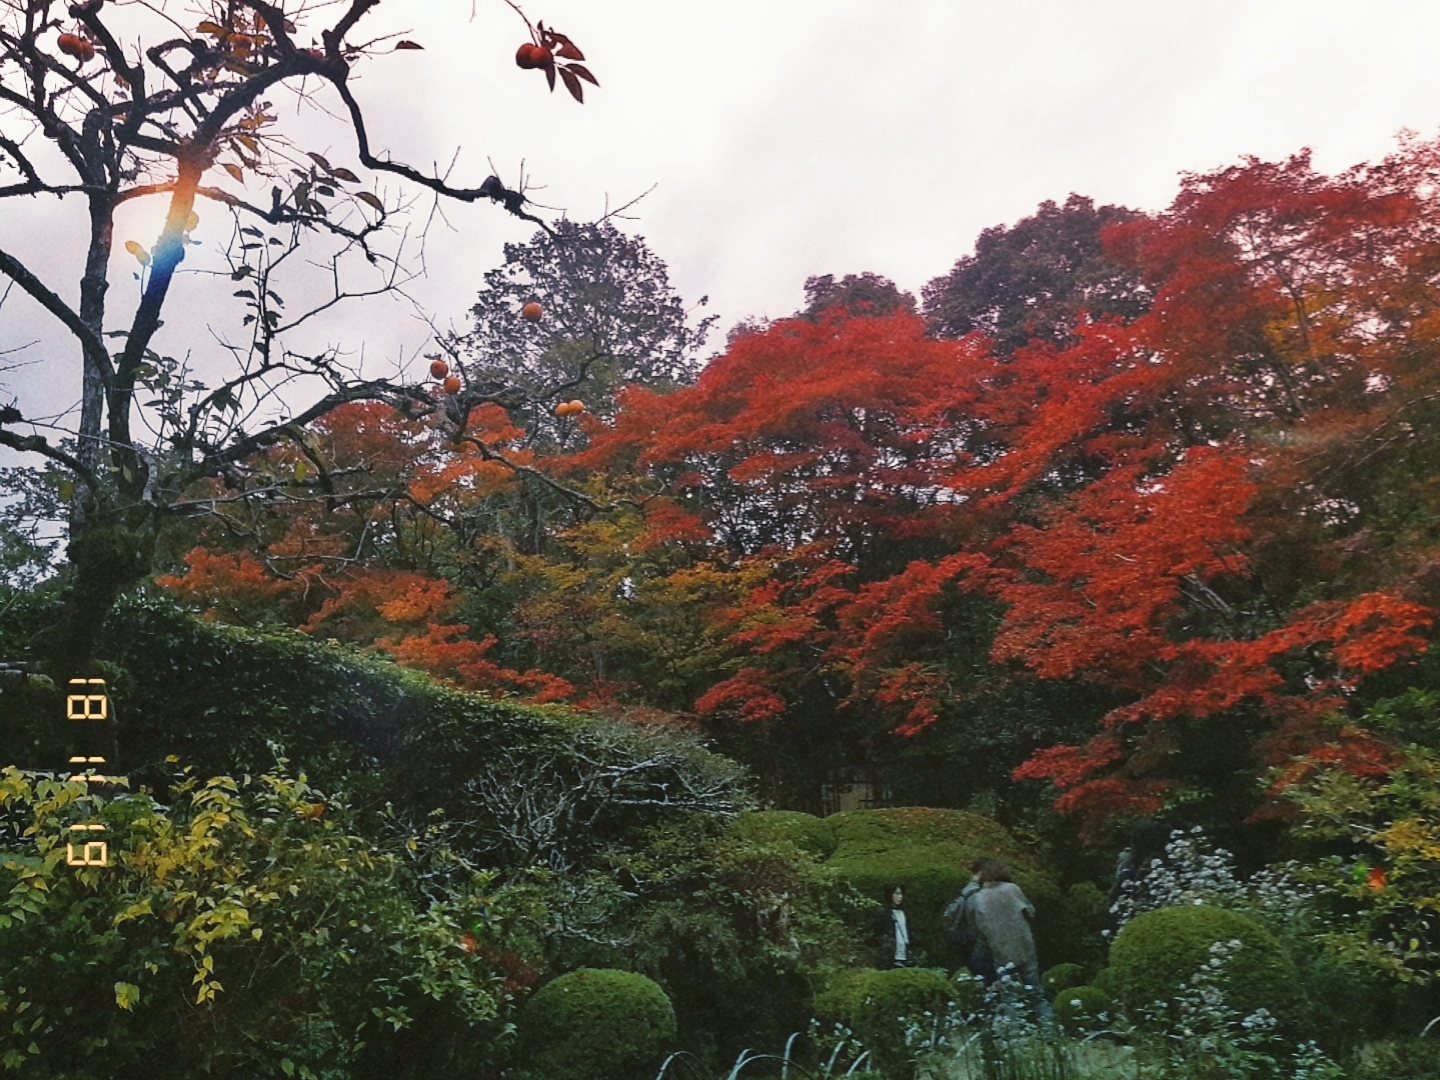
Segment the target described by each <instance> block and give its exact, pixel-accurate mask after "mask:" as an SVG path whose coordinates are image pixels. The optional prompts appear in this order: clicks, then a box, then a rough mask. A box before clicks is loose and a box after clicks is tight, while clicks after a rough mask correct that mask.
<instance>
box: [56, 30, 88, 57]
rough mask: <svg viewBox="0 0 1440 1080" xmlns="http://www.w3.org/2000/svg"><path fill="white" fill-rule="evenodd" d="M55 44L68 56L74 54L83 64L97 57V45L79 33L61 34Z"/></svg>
mask: <svg viewBox="0 0 1440 1080" xmlns="http://www.w3.org/2000/svg"><path fill="white" fill-rule="evenodd" d="M55 44H56V45H57V46H59V48H60V51H61V52H63V53H64V54H65V55H66V56H73V57H75V59H76V60H79V61H80V62H81V63H82V64H83V63H84V62H85V61H86V60H92V59H94V57H95V46H94V45H92V44H90V42H89V41H88V40H87V39H85V38H83V37H81V36H80V35H79V34H61V35H60V38H59V40H58V41H56V43H55Z"/></svg>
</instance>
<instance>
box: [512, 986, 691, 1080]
mask: <svg viewBox="0 0 1440 1080" xmlns="http://www.w3.org/2000/svg"><path fill="white" fill-rule="evenodd" d="M519 1032H520V1054H521V1061H522V1063H523V1066H524V1068H525V1070H526V1072H527V1073H528V1074H529V1075H531V1076H534V1077H536V1078H537V1080H541V1078H543V1080H624V1078H626V1077H631V1076H641V1075H643V1074H645V1073H647V1072H648V1071H649V1070H651V1069H652V1068H653V1066H654V1064H655V1061H656V1059H657V1058H658V1057H659V1056H660V1055H661V1054H662V1053H663V1052H664V1051H665V1049H666V1047H667V1046H668V1045H669V1043H670V1041H671V1040H672V1039H674V1038H675V1010H674V1009H672V1008H671V1007H670V999H669V998H667V997H666V996H665V991H663V990H661V989H660V987H659V986H658V985H657V984H656V983H655V982H654V981H653V980H652V979H648V978H646V977H645V976H644V975H638V974H636V973H635V972H633V971H616V970H613V969H608V968H581V969H580V970H579V971H572V972H570V973H569V974H567V975H561V976H560V977H559V978H558V979H555V980H553V981H551V982H548V983H546V984H545V985H544V986H542V987H541V988H540V989H539V990H538V991H537V992H536V993H535V996H534V997H532V998H531V999H530V1001H529V1002H528V1003H527V1004H526V1006H525V1009H524V1011H523V1012H522V1013H521V1014H520V1024H519Z"/></svg>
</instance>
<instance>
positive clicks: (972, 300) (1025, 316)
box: [921, 195, 1149, 353]
mask: <svg viewBox="0 0 1440 1080" xmlns="http://www.w3.org/2000/svg"><path fill="white" fill-rule="evenodd" d="M1137 216H1138V215H1137V214H1136V212H1135V211H1133V210H1127V209H1125V208H1124V207H1123V206H1102V207H1099V208H1098V209H1097V208H1096V206H1095V204H1094V202H1092V201H1091V200H1090V199H1088V198H1086V197H1084V196H1083V195H1071V196H1070V197H1069V198H1068V199H1066V200H1065V205H1064V206H1057V205H1056V204H1055V203H1053V202H1051V201H1049V200H1047V201H1045V202H1043V203H1041V204H1040V209H1039V210H1038V211H1036V213H1035V214H1034V215H1033V216H1031V217H1027V218H1023V219H1022V220H1020V221H1018V222H1016V223H1015V224H1014V225H1012V226H1010V227H1009V228H1007V227H1005V226H1003V225H996V226H993V227H992V228H989V229H986V230H985V231H984V232H982V233H981V234H980V236H979V238H978V239H977V240H976V241H975V254H974V255H969V256H966V257H965V258H963V259H960V260H959V261H958V262H956V263H955V266H954V267H953V268H952V269H951V271H950V272H949V273H948V274H946V275H944V276H942V277H938V278H935V279H934V280H933V281H931V282H929V283H928V284H927V285H926V286H925V287H924V289H923V290H922V291H921V294H922V296H923V297H924V301H925V317H926V318H927V319H928V320H929V321H930V325H931V328H932V330H933V332H934V333H936V334H938V335H940V336H941V337H963V336H964V335H966V334H968V333H970V332H971V331H974V330H979V331H981V332H983V333H984V334H985V335H986V336H987V337H988V338H989V339H990V340H991V342H992V348H994V350H995V351H996V352H999V353H1010V352H1013V351H1014V350H1016V349H1018V348H1020V346H1022V345H1024V344H1025V343H1026V342H1028V341H1030V340H1032V339H1035V338H1038V339H1040V340H1042V341H1050V342H1055V343H1057V344H1058V343H1061V342H1064V341H1067V340H1070V338H1071V335H1072V334H1073V333H1074V329H1075V319H1076V317H1077V316H1078V315H1079V313H1080V312H1081V311H1087V312H1089V314H1090V315H1091V316H1092V317H1093V318H1102V317H1106V316H1116V317H1119V318H1121V319H1125V320H1129V319H1134V318H1136V317H1138V316H1140V315H1142V314H1144V312H1145V310H1146V308H1147V307H1148V306H1149V293H1148V291H1147V290H1146V288H1145V286H1144V285H1143V283H1142V282H1141V279H1140V277H1139V275H1138V274H1137V273H1136V272H1135V270H1134V269H1133V268H1130V267H1127V266H1125V265H1124V264H1122V263H1120V262H1118V261H1116V260H1115V259H1113V258H1111V257H1110V256H1108V255H1107V254H1106V253H1105V250H1104V245H1103V244H1102V242H1101V233H1102V232H1103V231H1104V230H1105V228H1106V227H1107V226H1110V225H1114V224H1117V223H1120V222H1125V221H1131V220H1133V219H1134V218H1136V217H1137Z"/></svg>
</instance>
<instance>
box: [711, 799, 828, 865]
mask: <svg viewBox="0 0 1440 1080" xmlns="http://www.w3.org/2000/svg"><path fill="white" fill-rule="evenodd" d="M732 828H733V829H734V831H735V834H736V835H737V836H743V837H745V838H746V839H747V840H758V841H760V842H762V843H771V842H780V843H790V844H794V845H795V846H796V847H798V848H800V849H801V850H803V851H808V852H809V853H810V854H811V855H814V856H815V857H816V858H817V859H821V860H824V859H828V858H829V857H830V856H831V855H833V854H835V849H836V848H837V847H839V845H840V839H839V837H837V836H836V835H835V826H834V825H833V824H832V823H831V821H830V819H828V818H818V817H815V816H814V815H812V814H802V813H799V812H798V811H795V810H752V811H750V812H749V813H746V814H741V815H740V816H739V817H738V818H736V819H735V824H734V825H733V826H732Z"/></svg>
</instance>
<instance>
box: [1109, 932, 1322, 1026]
mask: <svg viewBox="0 0 1440 1080" xmlns="http://www.w3.org/2000/svg"><path fill="white" fill-rule="evenodd" d="M1229 941H1239V942H1240V943H1241V948H1240V950H1239V951H1238V952H1236V953H1235V954H1234V955H1233V956H1232V957H1230V958H1229V959H1228V960H1226V961H1225V964H1224V967H1223V969H1222V971H1223V974H1222V977H1221V981H1220V985H1221V986H1222V987H1223V988H1224V991H1225V1000H1226V1003H1227V1004H1228V1005H1229V1006H1230V1007H1231V1008H1233V1009H1236V1010H1238V1011H1239V1012H1240V1013H1242V1014H1248V1013H1251V1012H1254V1011H1255V1010H1256V1009H1262V1008H1263V1009H1267V1010H1269V1011H1270V1012H1271V1013H1272V1014H1274V1015H1275V1016H1276V1017H1277V1018H1279V1019H1280V1020H1281V1021H1282V1022H1287V1021H1293V1020H1294V1019H1295V1017H1296V1015H1297V1013H1298V1010H1299V1009H1300V1008H1301V1006H1302V1005H1303V1002H1304V995H1303V993H1302V991H1301V988H1300V981H1299V976H1298V973H1297V972H1296V970H1295V965H1294V964H1292V963H1291V961H1290V958H1289V957H1288V956H1286V955H1285V951H1284V950H1283V949H1282V948H1281V946H1280V943H1279V942H1278V941H1277V940H1276V939H1275V936H1274V935H1273V934H1271V933H1270V931H1269V930H1266V929H1265V928H1264V927H1263V926H1261V925H1260V924H1259V923H1257V922H1255V921H1254V920H1253V919H1248V918H1246V917H1245V916H1244V915H1241V914H1239V913H1238V912H1234V911H1226V910H1225V909H1224V908H1218V907H1211V906H1209V905H1186V906H1179V907H1167V908H1159V909H1157V910H1155V911H1147V912H1146V913H1145V914H1143V915H1139V916H1136V917H1135V918H1134V919H1131V920H1130V921H1129V922H1128V923H1126V924H1125V925H1124V926H1123V927H1121V929H1120V932H1119V933H1118V934H1116V935H1115V941H1114V943H1113V944H1112V945H1111V946H1110V967H1109V969H1108V974H1107V976H1106V979H1105V983H1106V986H1107V987H1108V988H1113V990H1114V992H1115V993H1116V995H1117V996H1118V997H1119V998H1120V1000H1121V1001H1122V1002H1123V1003H1124V1004H1125V1005H1126V1006H1127V1007H1129V1008H1132V1009H1140V1008H1147V1007H1149V1006H1151V1005H1152V1004H1153V1003H1155V1002H1157V1001H1169V1000H1171V999H1172V998H1174V997H1175V995H1176V994H1177V993H1178V992H1179V991H1180V989H1181V988H1182V987H1183V986H1184V985H1185V984H1186V983H1188V982H1189V981H1190V979H1191V977H1192V976H1194V975H1195V974H1196V972H1198V971H1199V970H1200V969H1201V967H1202V966H1203V965H1205V964H1207V963H1209V961H1210V960H1211V959H1212V953H1211V951H1210V949H1211V946H1212V945H1215V944H1217V943H1220V942H1229Z"/></svg>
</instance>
